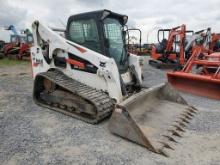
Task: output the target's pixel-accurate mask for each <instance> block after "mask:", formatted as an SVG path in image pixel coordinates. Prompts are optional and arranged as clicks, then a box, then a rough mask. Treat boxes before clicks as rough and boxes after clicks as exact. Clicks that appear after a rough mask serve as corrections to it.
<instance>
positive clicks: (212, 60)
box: [167, 30, 220, 99]
mask: <svg viewBox="0 0 220 165" xmlns="http://www.w3.org/2000/svg"><path fill="white" fill-rule="evenodd" d="M210 34H211V31H210V30H208V31H207V32H206V34H204V35H203V39H202V40H199V42H198V41H197V43H196V45H195V46H194V47H193V53H192V56H191V57H190V59H189V60H188V61H187V63H186V65H185V66H184V67H183V69H182V70H180V71H174V72H168V73H167V77H168V81H169V82H170V83H171V84H172V85H173V86H174V87H175V88H177V89H179V90H181V91H185V92H189V93H193V94H196V95H201V96H206V97H209V98H214V99H220V53H219V52H214V53H213V50H214V47H213V45H215V44H212V43H213V41H214V37H216V36H215V35H210ZM210 36H212V38H210ZM210 46H211V49H210ZM210 52H211V54H210Z"/></svg>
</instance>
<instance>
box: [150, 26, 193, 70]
mask: <svg viewBox="0 0 220 165" xmlns="http://www.w3.org/2000/svg"><path fill="white" fill-rule="evenodd" d="M165 32H168V39H166V38H165ZM161 33H162V40H160V36H161ZM186 33H192V34H193V33H194V32H193V31H186V25H184V24H183V25H181V26H177V27H175V28H172V29H159V30H158V34H157V38H158V42H159V44H157V45H153V46H152V49H151V59H150V60H149V64H150V65H152V66H154V67H156V68H161V69H171V68H179V67H181V66H182V65H184V64H185V62H186V57H185V42H186Z"/></svg>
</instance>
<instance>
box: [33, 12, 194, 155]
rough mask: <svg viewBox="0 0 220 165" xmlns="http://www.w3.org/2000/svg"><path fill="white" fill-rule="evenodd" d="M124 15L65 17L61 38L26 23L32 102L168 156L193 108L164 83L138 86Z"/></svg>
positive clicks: (136, 63)
mask: <svg viewBox="0 0 220 165" xmlns="http://www.w3.org/2000/svg"><path fill="white" fill-rule="evenodd" d="M127 20H128V17H127V16H126V15H121V14H117V13H114V12H111V11H109V10H100V11H94V12H88V13H81V14H77V15H73V16H70V17H69V19H68V23H67V27H66V29H65V30H64V32H65V37H62V36H60V35H59V34H57V33H56V32H55V31H53V30H52V29H51V28H49V27H47V26H45V25H43V24H42V23H40V22H39V21H35V22H34V23H33V24H32V31H33V36H34V45H33V47H32V48H31V61H32V69H33V78H34V88H33V99H34V101H35V103H36V104H38V105H40V106H43V107H46V108H49V109H52V110H55V111H58V112H62V113H64V114H66V115H69V116H72V117H74V118H77V119H80V120H82V121H85V122H87V123H91V124H96V123H98V122H100V121H101V120H104V119H105V118H106V117H108V116H110V115H111V114H112V116H111V119H110V122H109V129H110V131H111V132H112V133H114V134H116V135H119V136H121V137H123V138H126V139H129V140H130V141H133V142H135V143H137V144H140V145H142V146H144V147H146V148H148V149H149V150H151V151H153V152H155V153H158V154H162V155H165V156H168V150H169V149H173V148H174V145H175V143H176V142H177V141H178V139H177V138H179V137H181V136H182V135H181V134H182V133H183V132H184V127H185V126H186V124H187V123H189V120H190V119H192V117H193V116H194V114H195V113H196V111H197V109H195V108H194V107H192V106H189V105H188V104H187V102H186V101H185V100H184V99H183V98H182V97H181V96H180V95H179V94H178V93H177V92H176V91H175V90H173V89H172V87H171V86H170V85H169V84H160V85H156V86H153V87H150V88H147V87H144V86H142V78H141V75H142V74H141V70H142V69H141V68H142V64H141V63H140V57H139V56H137V55H133V54H131V53H128V50H127V47H126V43H125V40H126V39H125V38H126V35H127V34H126V30H125V26H126V22H127Z"/></svg>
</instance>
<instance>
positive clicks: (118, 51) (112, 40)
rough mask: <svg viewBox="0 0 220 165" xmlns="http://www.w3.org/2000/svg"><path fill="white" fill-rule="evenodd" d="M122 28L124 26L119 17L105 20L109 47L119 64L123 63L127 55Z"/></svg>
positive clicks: (111, 54)
mask: <svg viewBox="0 0 220 165" xmlns="http://www.w3.org/2000/svg"><path fill="white" fill-rule="evenodd" d="M122 28H123V26H122V25H121V23H120V22H119V20H117V19H113V18H106V19H105V20H104V31H105V38H106V39H107V41H108V48H107V49H108V52H109V54H110V56H111V57H113V58H114V59H115V61H116V63H117V64H118V65H119V66H120V65H121V64H123V62H124V60H125V56H126V51H125V47H124V40H123V34H122Z"/></svg>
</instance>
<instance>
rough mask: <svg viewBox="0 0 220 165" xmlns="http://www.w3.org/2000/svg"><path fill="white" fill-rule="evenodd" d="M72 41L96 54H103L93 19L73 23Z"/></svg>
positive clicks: (70, 29) (71, 29)
mask: <svg viewBox="0 0 220 165" xmlns="http://www.w3.org/2000/svg"><path fill="white" fill-rule="evenodd" d="M69 35H70V39H71V40H72V41H73V42H76V43H78V44H80V45H82V46H85V47H87V48H89V49H91V50H94V51H96V52H101V48H100V42H99V35H98V30H97V26H96V22H95V21H94V20H93V19H88V20H79V21H73V22H72V23H70V28H69Z"/></svg>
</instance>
